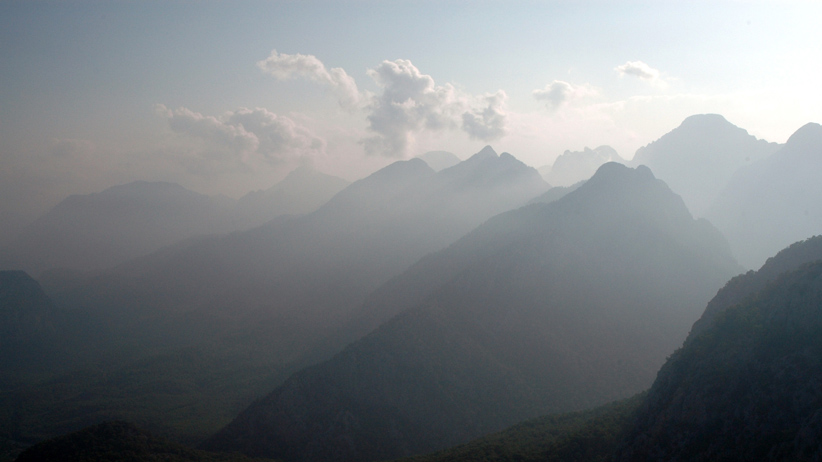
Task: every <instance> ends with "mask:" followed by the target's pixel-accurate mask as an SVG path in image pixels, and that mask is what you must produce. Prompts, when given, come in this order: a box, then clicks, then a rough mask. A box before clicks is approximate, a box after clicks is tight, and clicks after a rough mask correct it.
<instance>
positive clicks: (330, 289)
mask: <svg viewBox="0 0 822 462" xmlns="http://www.w3.org/2000/svg"><path fill="white" fill-rule="evenodd" d="M545 189H547V185H546V184H545V182H544V181H543V180H542V179H541V178H540V177H539V174H538V173H537V172H536V171H535V170H534V169H532V168H530V167H527V166H525V165H524V164H522V163H521V162H519V161H518V160H516V159H515V158H513V156H511V155H509V154H502V155H497V154H496V153H495V152H494V151H493V149H491V148H487V149H485V150H483V151H482V152H481V153H478V154H477V155H475V156H473V157H472V158H470V159H468V160H466V161H464V162H461V163H460V164H458V165H456V166H454V167H451V168H449V169H446V170H443V171H441V172H434V171H433V170H432V169H431V168H430V167H429V166H428V165H427V164H426V163H425V162H424V161H422V160H421V159H412V160H409V161H401V162H396V163H394V164H392V165H389V166H388V167H386V168H384V169H382V170H380V171H378V172H375V173H374V174H372V175H370V176H369V177H367V178H364V179H362V180H359V181H356V182H354V183H352V184H351V185H349V186H348V187H346V188H345V189H343V190H342V191H340V192H339V193H338V194H336V195H335V196H334V197H333V198H332V199H330V200H329V201H328V202H327V203H326V204H324V205H322V206H321V207H320V208H319V209H317V210H316V211H314V212H312V213H309V214H306V215H302V216H280V217H277V218H275V219H274V220H272V221H270V222H268V223H266V224H264V225H262V226H259V227H257V228H254V229H251V230H247V231H238V232H233V233H230V234H225V235H212V236H202V237H196V238H190V239H188V240H185V241H181V242H178V243H177V244H174V245H172V246H169V247H166V248H164V249H161V250H159V251H157V252H155V253H153V254H150V255H148V256H145V257H141V258H138V259H135V260H132V261H129V262H126V263H124V264H121V265H119V266H117V267H115V268H109V269H106V270H102V271H98V272H89V273H85V274H80V275H77V274H74V275H72V274H65V273H62V274H61V273H57V272H50V273H46V274H44V275H43V278H42V283H43V285H44V287H46V288H47V290H48V293H49V295H50V296H52V297H53V299H54V300H55V301H57V302H58V304H59V306H61V307H63V308H65V309H67V310H71V311H72V312H83V313H86V314H87V315H88V316H90V317H92V318H93V319H95V320H97V321H98V323H99V324H100V326H101V330H103V331H105V332H106V333H107V335H108V336H109V337H110V338H111V339H112V341H111V343H110V344H109V345H108V347H107V348H105V349H103V350H101V351H97V353H99V354H100V355H103V354H104V353H105V352H108V351H112V352H117V354H119V355H120V356H121V357H118V358H116V361H115V360H111V362H108V363H103V364H98V365H95V366H94V367H89V368H88V369H85V370H82V371H77V372H76V374H75V375H73V376H69V375H62V376H59V377H56V378H53V379H52V380H51V381H41V382H37V383H29V384H26V385H27V386H26V387H25V390H23V391H21V395H14V396H11V395H8V396H6V395H3V394H2V393H0V400H4V399H5V400H8V401H6V402H13V401H14V400H15V399H17V400H19V401H24V402H26V403H27V404H26V406H25V407H24V409H25V412H26V413H27V414H26V422H27V423H28V427H26V428H27V431H28V432H29V434H31V433H34V434H36V435H38V436H54V435H55V434H61V433H65V432H67V431H71V430H76V429H77V428H81V427H82V426H86V425H89V424H91V423H96V422H100V421H101V420H102V419H104V418H105V419H108V420H110V419H124V420H129V421H137V422H140V423H141V425H143V424H145V423H149V424H151V426H150V428H151V429H152V430H155V429H156V428H157V427H160V430H162V432H163V433H162V434H164V435H169V436H174V437H175V438H179V439H181V440H185V441H198V440H201V439H202V438H204V437H205V436H207V435H209V434H212V433H213V432H215V431H216V430H217V429H219V428H220V427H222V426H224V425H225V424H227V423H228V422H229V421H230V419H231V418H232V417H233V416H235V415H236V413H237V412H239V411H240V410H241V409H242V408H244V407H246V406H247V405H248V404H249V403H250V401H251V400H252V398H253V397H255V396H260V395H261V394H263V393H265V392H267V391H269V390H271V389H273V388H274V386H276V385H278V384H279V383H282V381H283V380H284V379H285V378H287V377H288V375H290V374H291V373H293V372H294V371H295V370H296V369H297V368H298V367H303V366H305V365H307V364H311V363H313V362H316V361H318V360H320V359H325V358H327V357H329V356H331V354H333V353H335V352H337V351H339V350H340V349H341V348H342V347H343V346H344V345H345V344H347V343H350V342H351V341H352V340H354V339H355V338H356V337H355V336H356V335H357V332H358V331H354V330H349V329H348V328H349V322H348V320H349V319H350V318H351V316H352V313H354V312H355V311H357V310H359V309H360V308H361V306H362V303H363V300H364V299H365V297H366V296H367V295H368V293H370V292H372V291H373V290H374V289H375V288H376V287H378V286H379V285H380V284H382V283H383V282H385V281H386V280H388V279H390V278H391V277H392V276H394V275H397V274H399V273H401V272H402V271H403V270H404V269H405V268H407V267H408V266H410V265H411V264H412V263H414V262H415V261H416V260H418V259H419V258H420V257H422V256H423V255H425V254H427V253H429V252H432V251H436V250H439V249H442V248H444V247H446V246H447V245H448V244H450V243H451V242H453V241H454V240H456V239H457V238H459V237H460V236H462V235H464V234H465V233H467V232H468V231H470V230H471V229H473V228H474V227H476V226H477V225H479V224H480V223H482V222H483V221H484V220H486V219H487V218H489V217H490V216H493V215H495V214H497V213H500V212H502V211H505V210H509V209H512V208H516V207H519V206H521V205H523V204H525V203H526V202H527V201H528V200H529V199H531V198H532V197H534V196H537V195H539V194H540V193H542V192H543V191H545ZM91 357H92V358H94V357H96V356H95V355H91ZM66 383H68V384H70V385H69V388H70V392H67V391H66V390H65V389H63V391H61V392H59V393H58V392H56V391H55V389H56V388H57V389H59V387H61V386H65V384H66ZM90 390H94V392H93V393H92V392H90ZM20 396H23V398H25V399H23V398H20ZM55 408H59V409H62V411H61V412H60V413H59V414H58V415H57V416H55V415H54V413H51V412H49V411H50V409H55ZM0 417H2V416H1V415H0ZM0 423H1V422H0ZM181 432H182V433H184V434H180V433H181Z"/></svg>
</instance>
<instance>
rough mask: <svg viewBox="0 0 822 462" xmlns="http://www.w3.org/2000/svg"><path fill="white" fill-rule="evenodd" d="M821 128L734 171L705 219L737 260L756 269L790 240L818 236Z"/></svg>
mask: <svg viewBox="0 0 822 462" xmlns="http://www.w3.org/2000/svg"><path fill="white" fill-rule="evenodd" d="M820 171H822V126H820V125H819V124H815V123H810V124H807V125H805V126H803V127H802V128H800V129H799V130H797V131H796V133H794V134H793V135H792V136H791V137H790V138H789V139H788V141H787V142H786V143H785V145H784V146H782V147H781V148H780V149H779V151H777V152H776V153H774V154H773V155H771V156H770V157H768V158H766V159H763V160H762V161H760V162H757V163H756V164H754V165H751V166H750V167H748V168H746V169H744V170H741V171H739V172H738V173H737V174H736V175H735V176H734V177H733V179H732V180H731V182H730V183H729V184H728V187H727V188H726V189H725V190H724V191H723V192H722V194H721V195H720V196H719V197H718V199H717V200H716V202H715V203H714V205H713V206H712V207H711V208H710V209H709V210H708V211H707V212H706V214H705V216H706V217H708V219H709V220H711V222H712V223H714V224H716V226H717V228H719V229H720V230H721V231H722V232H723V234H725V236H726V237H727V238H728V241H729V242H730V244H731V248H732V250H733V251H734V254H735V255H736V256H737V258H738V259H739V262H740V263H742V264H743V265H744V266H747V267H749V268H756V267H758V266H760V265H762V263H764V261H765V259H766V258H767V257H768V256H770V255H773V254H774V253H775V252H776V251H778V250H779V249H781V248H783V247H785V246H787V245H788V244H790V243H791V242H795V241H797V240H799V239H804V238H806V237H808V236H811V235H814V234H820V233H822V201H820V200H819V198H820V197H822V181H819V172H820Z"/></svg>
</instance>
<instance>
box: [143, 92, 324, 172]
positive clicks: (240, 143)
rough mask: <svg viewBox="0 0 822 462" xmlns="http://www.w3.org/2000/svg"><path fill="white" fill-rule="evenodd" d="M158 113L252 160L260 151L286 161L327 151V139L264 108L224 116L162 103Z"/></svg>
mask: <svg viewBox="0 0 822 462" xmlns="http://www.w3.org/2000/svg"><path fill="white" fill-rule="evenodd" d="M156 110H157V112H158V113H159V114H160V115H162V116H164V117H166V118H167V119H168V124H169V127H170V128H171V129H172V130H173V131H175V132H177V133H184V134H186V135H189V136H192V137H195V138H199V139H202V140H205V141H207V142H209V143H211V144H213V145H215V146H217V147H222V148H228V149H230V150H231V151H233V152H235V153H236V154H239V155H240V156H241V158H242V159H245V160H248V157H249V156H250V155H251V154H259V155H261V156H262V157H263V158H264V159H266V160H268V161H273V162H277V161H284V160H292V159H295V158H300V157H303V156H306V155H315V154H320V153H323V152H324V151H325V141H324V140H323V139H322V138H319V137H317V136H315V135H314V134H313V133H312V132H311V131H310V130H309V129H308V128H306V127H304V126H302V125H300V124H298V123H296V122H294V121H293V120H292V119H290V118H288V117H285V116H280V115H277V114H274V113H273V112H269V111H268V110H266V109H264V108H255V109H248V108H240V109H237V110H236V111H229V112H226V113H225V114H223V115H222V116H220V117H214V116H205V115H203V114H200V113H199V112H193V111H191V110H189V109H186V108H184V107H181V108H178V109H175V110H173V111H172V110H170V109H168V108H167V107H166V106H165V105H162V104H158V105H157V106H156Z"/></svg>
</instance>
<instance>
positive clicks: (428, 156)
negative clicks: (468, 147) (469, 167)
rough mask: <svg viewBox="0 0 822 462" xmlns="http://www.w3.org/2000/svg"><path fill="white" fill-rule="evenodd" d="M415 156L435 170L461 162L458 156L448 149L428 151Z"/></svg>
mask: <svg viewBox="0 0 822 462" xmlns="http://www.w3.org/2000/svg"><path fill="white" fill-rule="evenodd" d="M417 157H419V158H420V159H422V160H424V161H425V163H426V164H428V166H429V167H431V168H432V169H434V171H435V172H439V171H440V170H445V169H446V168H448V167H453V166H455V165H457V164H458V163H460V162H461V160H460V158H459V157H457V156H456V155H454V154H453V153H450V152H448V151H428V152H426V153H425V154H421V155H419V156H417Z"/></svg>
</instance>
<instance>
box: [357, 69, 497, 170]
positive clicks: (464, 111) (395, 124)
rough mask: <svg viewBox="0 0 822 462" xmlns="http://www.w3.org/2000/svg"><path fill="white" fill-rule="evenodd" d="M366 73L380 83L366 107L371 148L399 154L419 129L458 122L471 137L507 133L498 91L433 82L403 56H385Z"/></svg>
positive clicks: (370, 150) (456, 125) (436, 128)
mask: <svg viewBox="0 0 822 462" xmlns="http://www.w3.org/2000/svg"><path fill="white" fill-rule="evenodd" d="M368 75H369V76H371V78H372V79H374V82H376V83H377V85H379V86H380V87H382V89H383V90H382V93H381V94H379V95H375V96H373V97H372V98H371V102H370V104H369V105H368V107H367V109H368V110H369V111H370V112H369V114H368V116H367V120H368V122H369V127H368V128H369V130H371V131H372V132H374V133H375V136H373V137H370V138H366V139H365V140H363V144H364V146H365V149H366V152H367V153H369V154H379V155H385V156H388V157H403V156H404V155H405V154H406V151H407V150H408V147H409V145H410V144H411V143H412V142H413V140H414V137H415V135H417V134H419V133H421V132H423V131H433V132H436V131H442V130H446V129H456V128H460V127H461V128H462V129H463V130H465V131H466V132H467V133H468V135H469V136H470V137H472V138H478V139H482V140H485V141H489V140H492V139H496V138H499V137H501V136H503V135H504V134H505V122H506V118H505V113H504V111H503V104H504V102H505V93H504V92H502V91H500V92H497V93H494V94H490V95H483V96H482V97H480V98H474V97H471V96H469V95H465V94H462V93H460V92H458V91H457V90H456V89H455V88H454V86H453V85H450V84H446V85H441V86H439V85H436V84H435V83H434V79H433V78H432V77H431V76H430V75H425V74H422V73H421V72H420V71H419V69H417V68H416V67H415V66H414V65H413V64H412V63H411V61H408V60H404V59H398V60H395V61H383V62H382V63H381V64H380V65H379V66H377V67H376V68H374V69H371V70H369V71H368ZM477 102H479V105H478V104H477Z"/></svg>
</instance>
